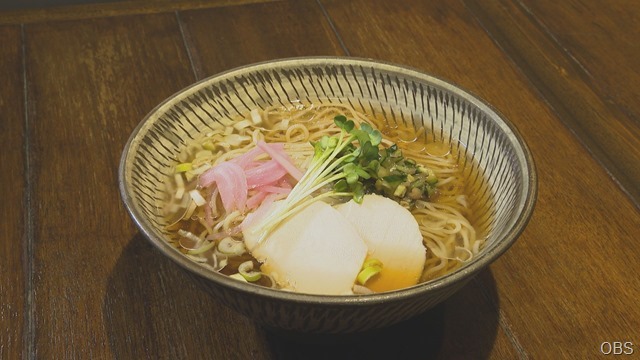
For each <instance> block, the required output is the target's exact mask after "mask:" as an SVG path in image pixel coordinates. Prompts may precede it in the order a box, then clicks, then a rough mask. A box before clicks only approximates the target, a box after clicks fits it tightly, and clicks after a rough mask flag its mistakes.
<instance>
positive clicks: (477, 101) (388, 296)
mask: <svg viewBox="0 0 640 360" xmlns="http://www.w3.org/2000/svg"><path fill="white" fill-rule="evenodd" d="M296 63H297V64H300V65H307V66H309V65H321V64H325V65H361V66H368V67H375V68H377V69H381V70H385V71H389V72H396V73H401V74H403V75H404V76H407V75H408V76H410V77H412V78H415V79H418V80H420V81H422V82H428V83H430V84H431V85H435V86H438V87H441V88H444V89H446V90H447V91H451V92H453V93H456V94H459V95H464V97H465V99H466V100H468V101H470V102H472V103H474V105H476V106H478V107H479V108H480V109H481V110H483V111H485V112H487V113H488V114H491V113H492V114H491V115H492V117H495V118H497V119H498V120H499V121H500V122H502V124H501V125H504V126H506V128H507V129H508V130H509V132H510V134H511V135H512V136H511V138H512V140H515V142H516V143H517V144H518V146H519V147H520V149H521V150H522V152H523V155H524V164H525V165H526V168H524V169H523V170H524V171H526V181H525V185H526V187H525V189H524V190H525V192H524V204H523V207H522V211H521V212H520V214H519V216H518V217H517V218H516V219H515V221H514V224H513V226H512V227H511V228H510V229H509V230H508V231H507V232H506V233H505V234H504V236H503V237H502V238H500V240H501V241H500V243H499V244H497V245H496V246H493V247H491V248H488V249H486V250H484V251H482V252H481V253H480V254H479V256H478V257H477V258H476V260H474V261H472V262H471V263H470V264H468V265H465V266H463V267H461V268H459V269H456V270H455V271H453V272H451V273H449V274H446V275H444V276H441V277H439V278H436V279H433V280H429V281H427V282H424V283H420V284H416V285H414V286H411V287H407V288H403V289H398V290H394V291H389V292H382V293H374V294H365V295H321V294H307V293H296V292H289V291H282V290H277V289H271V288H267V287H263V286H259V285H255V284H250V283H245V282H241V281H238V280H235V279H232V278H230V277H228V276H226V275H223V274H219V273H216V272H214V271H211V270H208V269H206V268H204V267H202V266H199V265H197V264H196V263H194V262H193V261H190V260H189V259H188V258H187V257H185V256H184V255H182V254H180V253H179V252H177V251H175V249H174V248H173V247H171V246H170V245H169V244H168V243H167V242H166V241H164V240H163V239H161V238H157V237H155V236H154V235H153V232H152V231H151V228H152V225H151V224H150V222H149V221H148V220H146V218H145V217H144V215H143V214H140V213H138V212H137V211H136V210H135V207H134V205H133V195H132V193H131V192H130V191H129V188H128V187H127V186H126V184H127V182H126V171H127V164H128V160H129V159H130V158H131V157H132V155H131V148H132V145H133V143H134V142H135V141H136V139H137V138H138V136H139V135H140V131H141V130H142V129H143V128H144V126H145V125H147V123H148V122H149V120H150V119H153V118H154V115H155V114H156V113H157V112H158V111H159V110H161V109H162V108H163V107H165V106H168V105H170V103H171V102H172V101H175V99H176V98H178V97H180V96H185V95H187V94H189V93H193V92H196V91H198V90H199V89H200V88H202V87H204V86H206V85H207V84H209V83H215V82H216V80H218V79H219V78H224V77H228V76H230V75H232V74H234V73H245V72H249V71H258V70H262V69H269V68H278V67H280V66H283V65H284V66H292V65H295V64H296ZM118 187H119V191H120V195H121V199H122V201H123V203H124V205H125V208H126V210H127V212H128V213H129V215H130V217H131V218H132V220H133V221H134V223H135V225H136V227H137V228H138V230H139V231H141V232H142V234H143V235H144V237H145V238H146V239H147V240H148V241H149V242H151V244H152V245H153V246H154V247H155V248H156V249H158V250H159V251H160V252H161V253H163V254H164V255H165V256H167V257H169V258H170V259H171V260H172V261H174V262H175V263H177V264H178V265H179V266H181V267H182V268H183V269H185V270H187V271H188V272H190V273H192V274H195V275H197V276H199V277H201V278H204V279H206V280H210V281H213V282H214V283H217V284H219V285H221V286H224V287H226V288H228V289H231V290H234V291H236V292H241V293H245V294H249V295H253V296H258V297H261V298H269V299H272V300H280V301H286V302H294V303H299V304H308V305H309V304H321V305H325V306H356V305H357V306H360V305H363V304H367V305H375V304H380V303H386V302H389V301H401V300H403V299H408V298H413V297H416V296H420V295H423V294H426V293H428V292H431V291H435V290H440V289H446V288H447V287H450V286H453V285H454V284H458V283H461V282H465V281H466V280H469V279H470V278H471V277H473V276H474V275H476V274H477V273H479V272H480V271H481V270H482V269H483V268H485V267H487V266H488V265H490V264H491V263H492V262H493V261H495V260H496V259H497V258H498V257H500V256H501V255H502V254H503V253H504V252H506V251H507V250H508V249H509V248H510V247H511V246H512V245H513V244H514V243H515V241H516V239H517V238H518V237H519V236H520V235H521V234H522V232H523V231H524V229H525V228H526V226H527V224H528V222H529V220H530V219H531V216H532V214H533V210H534V208H535V203H536V201H537V192H538V179H537V173H536V166H535V162H534V158H533V155H532V153H531V150H530V149H529V147H528V145H527V144H526V142H525V141H524V139H523V137H522V135H521V134H520V132H519V131H518V129H517V127H516V126H515V125H514V124H513V123H512V122H511V121H510V120H508V119H507V118H506V117H505V116H503V115H502V114H501V113H500V112H499V111H498V110H497V109H495V108H494V107H493V106H492V105H490V104H489V103H487V102H486V101H485V100H484V99H482V98H481V97H479V96H477V95H475V94H474V93H472V92H470V91H468V90H467V89H465V88H463V87H461V86H459V85H457V84H455V83H453V82H451V81H446V80H443V79H441V78H439V77H437V76H434V75H431V74H429V73H426V72H424V71H422V70H419V69H417V68H414V67H411V66H407V65H401V64H397V63H393V62H388V61H382V60H376V59H371V58H363V57H352V56H349V57H347V56H301V57H287V58H280V59H273V60H267V61H261V62H255V63H250V64H245V65H242V66H238V67H235V68H231V69H228V70H225V71H222V72H219V73H216V74H213V75H211V76H208V77H206V78H203V79H201V80H199V81H196V82H194V83H192V84H190V85H188V86H186V87H184V88H182V89H180V90H178V91H177V92H175V93H173V94H172V95H170V96H169V97H167V98H166V99H164V100H163V101H162V102H161V103H159V104H158V105H156V106H155V107H154V108H153V109H152V110H151V111H149V112H148V113H147V114H146V115H145V116H144V117H143V118H142V120H141V121H140V122H139V123H138V124H137V126H136V127H135V128H134V130H133V131H132V132H131V135H130V136H129V139H128V140H127V142H126V144H125V146H124V148H123V151H122V155H121V158H120V163H119V166H118Z"/></svg>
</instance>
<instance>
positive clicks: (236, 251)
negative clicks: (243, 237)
mask: <svg viewBox="0 0 640 360" xmlns="http://www.w3.org/2000/svg"><path fill="white" fill-rule="evenodd" d="M218 251H220V252H221V253H223V254H225V255H228V256H239V255H242V254H244V253H245V252H246V248H245V246H244V242H242V241H238V240H234V239H233V238H232V237H229V236H227V237H226V238H224V239H222V240H220V243H219V244H218Z"/></svg>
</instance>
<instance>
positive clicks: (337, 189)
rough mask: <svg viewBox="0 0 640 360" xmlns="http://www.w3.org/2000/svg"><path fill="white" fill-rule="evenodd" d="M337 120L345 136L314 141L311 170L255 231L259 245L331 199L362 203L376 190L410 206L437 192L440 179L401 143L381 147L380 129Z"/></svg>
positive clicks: (351, 121)
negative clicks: (408, 154) (296, 217)
mask: <svg viewBox="0 0 640 360" xmlns="http://www.w3.org/2000/svg"><path fill="white" fill-rule="evenodd" d="M334 122H335V124H336V125H337V126H338V127H339V128H340V129H341V132H340V134H338V135H336V136H323V137H322V138H321V139H320V140H318V141H316V142H312V143H311V145H312V146H313V149H314V155H313V159H312V160H311V164H310V165H309V168H308V169H307V171H306V172H305V173H304V175H303V176H302V178H301V179H300V181H299V182H298V183H297V184H296V185H295V186H294V187H293V189H291V192H290V193H289V195H288V196H287V198H286V199H284V200H282V202H280V203H278V205H277V208H275V210H274V211H271V212H270V213H269V215H267V216H266V217H265V218H264V219H263V220H262V221H261V223H260V224H259V225H258V226H257V227H256V228H255V230H254V231H256V232H257V234H258V236H259V237H258V242H261V241H262V240H264V239H265V238H266V236H267V235H268V234H269V233H270V232H271V231H272V230H274V229H275V228H276V227H277V226H278V225H279V224H280V223H281V222H282V221H284V220H285V219H287V218H288V217H290V216H292V215H294V214H296V213H297V212H299V211H300V210H302V209H303V208H304V207H306V206H308V205H310V204H312V203H314V202H316V201H318V200H321V199H324V198H327V197H347V198H348V197H351V198H352V199H353V200H354V201H355V202H357V203H362V200H363V197H364V195H365V193H371V192H377V193H379V194H382V195H385V196H387V197H389V198H392V199H394V200H396V201H398V202H400V203H401V204H402V203H403V202H405V203H409V204H410V205H411V204H412V203H414V202H415V201H416V200H419V199H426V198H428V196H430V195H431V194H433V192H434V191H435V184H436V183H437V178H435V174H434V173H433V171H432V170H430V169H426V168H424V167H423V166H421V165H417V164H416V162H415V161H413V160H410V159H406V158H404V156H403V155H402V152H401V151H400V150H399V149H398V148H397V146H396V145H393V146H391V147H389V148H386V149H382V150H381V149H380V144H381V141H382V134H381V133H380V131H378V130H376V129H374V128H373V127H372V126H371V125H369V124H367V123H362V124H360V127H359V128H358V127H356V124H355V123H354V122H353V120H349V119H347V117H346V116H344V115H338V116H336V117H335V118H334ZM356 144H357V145H356ZM328 187H330V190H328V191H326V189H327V188H328ZM321 189H322V190H323V192H321V193H320V194H317V192H318V191H319V190H321Z"/></svg>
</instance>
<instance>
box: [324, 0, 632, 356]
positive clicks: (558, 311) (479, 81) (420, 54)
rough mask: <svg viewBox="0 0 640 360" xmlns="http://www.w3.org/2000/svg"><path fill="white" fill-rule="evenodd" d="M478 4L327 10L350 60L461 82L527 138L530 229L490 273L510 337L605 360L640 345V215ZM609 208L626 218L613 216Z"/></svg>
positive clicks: (339, 5)
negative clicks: (535, 187)
mask: <svg viewBox="0 0 640 360" xmlns="http://www.w3.org/2000/svg"><path fill="white" fill-rule="evenodd" d="M468 3H469V2H467V4H466V5H467V7H465V5H463V4H461V3H457V4H456V3H453V2H447V3H446V4H444V3H437V2H420V1H406V2H403V3H402V4H398V3H393V4H391V3H389V2H385V1H350V2H343V1H337V0H336V1H334V0H324V1H322V4H323V5H324V6H325V7H326V10H327V12H328V14H329V16H330V17H331V19H332V20H333V23H334V24H336V28H337V31H338V33H339V34H340V36H341V37H342V40H343V41H344V43H345V45H346V47H347V49H348V50H349V52H350V53H351V55H354V56H362V57H373V58H378V59H382V60H387V61H392V62H398V63H404V64H406V65H409V66H413V67H416V68H418V69H422V70H424V71H427V72H429V73H432V74H435V75H436V76H439V77H441V78H444V79H448V80H451V81H453V82H455V83H458V84H460V85H462V86H463V87H465V88H467V89H469V90H471V91H472V92H474V93H476V94H478V95H479V96H480V97H482V98H484V99H486V100H487V101H488V102H489V103H491V104H492V105H494V106H495V107H496V108H497V109H498V110H499V111H500V112H502V113H503V114H504V115H505V116H506V117H507V118H508V119H510V120H511V121H512V122H513V123H515V125H516V126H517V127H518V128H519V129H520V131H521V133H522V135H523V137H524V139H525V140H526V141H527V142H528V144H529V145H530V147H531V150H532V152H533V155H534V158H535V160H536V163H537V168H538V175H539V181H540V184H539V196H538V204H537V207H536V212H535V213H534V216H533V218H532V220H531V222H530V223H529V226H528V227H527V229H526V231H525V232H524V233H523V235H522V236H521V238H520V239H519V241H518V243H517V244H516V245H515V246H514V247H512V248H511V249H510V250H509V252H507V253H506V254H505V255H504V256H503V257H502V258H501V259H500V260H498V261H497V262H496V263H494V264H493V265H492V266H491V269H492V273H493V276H494V277H495V283H496V288H497V294H498V295H497V296H496V299H495V300H499V304H500V309H501V311H502V312H503V313H504V322H503V323H504V324H505V326H504V329H505V331H507V332H508V333H509V334H511V335H512V339H513V340H515V341H516V342H515V343H514V345H517V344H520V346H519V348H520V350H521V351H520V353H519V354H520V355H522V356H527V355H531V356H532V357H534V358H556V359H557V358H586V357H594V356H597V354H598V353H599V345H600V343H602V341H605V340H606V339H609V338H612V339H613V338H622V339H627V338H630V339H636V338H638V336H639V334H638V331H639V330H638V329H640V310H639V309H638V308H637V307H630V304H635V302H636V300H635V299H637V298H638V296H639V295H640V286H639V283H638V279H637V278H636V277H630V276H629V274H630V273H632V272H633V271H634V270H633V268H632V266H633V264H637V263H640V243H638V242H637V241H636V238H637V229H639V228H640V214H639V213H638V211H637V209H636V208H635V207H634V204H633V203H632V202H631V201H630V199H629V198H628V197H626V196H625V194H624V193H623V192H622V191H621V190H620V189H619V188H618V187H617V185H616V184H615V182H614V181H613V180H612V179H611V178H610V177H609V176H608V175H607V173H606V172H605V171H603V169H602V168H601V167H600V166H599V164H598V163H597V162H596V161H595V160H594V159H593V158H591V157H590V155H589V153H587V151H586V150H585V149H584V148H582V147H581V144H580V143H579V141H578V140H577V139H576V137H575V136H574V135H573V133H571V132H570V131H569V130H568V129H567V128H566V127H565V126H563V123H562V121H561V119H559V118H558V116H557V115H556V113H555V112H554V111H553V110H551V109H550V108H549V106H548V105H547V103H546V102H545V99H543V98H542V97H541V96H542V95H544V94H542V95H541V94H540V92H539V91H538V89H536V88H535V87H532V83H531V82H530V79H529V78H527V77H525V75H524V74H526V71H523V69H521V68H518V67H517V64H514V63H513V62H512V61H511V56H513V54H509V55H510V56H509V57H507V55H505V54H504V53H502V51H501V48H499V47H498V46H496V44H495V43H494V40H493V39H492V38H491V37H489V36H488V35H487V33H485V32H484V31H483V29H482V28H481V27H480V26H479V23H478V21H477V20H476V18H475V16H474V14H472V12H474V11H476V9H475V8H473V7H470V6H468V5H469V4H468ZM485 3H486V2H483V4H485ZM492 3H493V2H492ZM505 11H507V10H505ZM398 19H402V21H398ZM520 21H521V22H522V21H524V19H520ZM512 25H513V26H516V25H517V24H512ZM416 29H423V30H422V31H421V32H420V31H419V30H418V31H417V30H416ZM391 44H393V45H391ZM500 45H502V44H500ZM533 45H538V44H537V43H535V44H531V43H530V46H533ZM390 49H392V50H390ZM508 50H509V49H508ZM542 60H543V59H538V60H536V59H533V60H532V61H542ZM518 65H519V64H518ZM576 101H579V102H578V103H577V104H581V103H582V102H583V101H584V99H580V98H576ZM610 209H619V212H618V213H616V214H615V216H612V214H611V213H610ZM602 274H606V280H605V276H603V275H602ZM483 284H484V283H483ZM612 294H615V297H613V296H612ZM603 339H604V340H603ZM541 344H544V345H541Z"/></svg>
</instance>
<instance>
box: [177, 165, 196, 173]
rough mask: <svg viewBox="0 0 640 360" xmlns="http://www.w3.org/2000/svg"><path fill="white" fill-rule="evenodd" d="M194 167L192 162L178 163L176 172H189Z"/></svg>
mask: <svg viewBox="0 0 640 360" xmlns="http://www.w3.org/2000/svg"><path fill="white" fill-rule="evenodd" d="M192 168H193V166H192V165H191V163H182V164H178V165H176V173H181V172H187V171H189V170H191V169H192Z"/></svg>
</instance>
